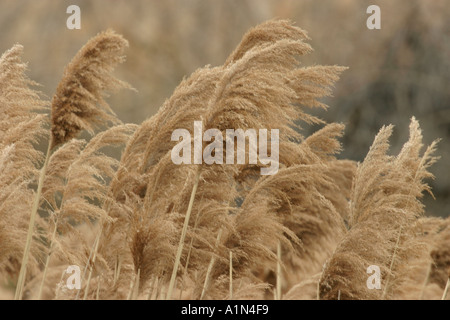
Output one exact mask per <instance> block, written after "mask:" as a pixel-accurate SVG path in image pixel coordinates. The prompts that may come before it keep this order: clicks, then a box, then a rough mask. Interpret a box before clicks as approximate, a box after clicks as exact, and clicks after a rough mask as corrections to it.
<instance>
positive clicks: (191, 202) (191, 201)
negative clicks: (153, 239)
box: [166, 167, 201, 300]
mask: <svg viewBox="0 0 450 320" xmlns="http://www.w3.org/2000/svg"><path fill="white" fill-rule="evenodd" d="M200 174H201V168H199V167H197V174H196V176H195V180H194V186H193V187H192V193H191V198H190V199H189V206H188V209H187V212H186V216H185V218H184V224H183V230H182V232H181V236H180V242H179V244H178V249H177V254H176V256H175V263H174V265H173V270H172V276H171V277H170V282H169V288H168V290H167V296H166V299H167V300H170V299H171V298H172V292H173V288H174V285H175V279H176V277H177V272H178V267H179V265H180V260H181V254H182V253H183V247H184V240H185V238H186V232H187V228H188V225H189V219H190V217H191V212H192V207H193V205H194V199H195V194H196V193H197V188H198V183H199V180H200Z"/></svg>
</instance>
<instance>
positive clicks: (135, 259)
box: [0, 20, 450, 300]
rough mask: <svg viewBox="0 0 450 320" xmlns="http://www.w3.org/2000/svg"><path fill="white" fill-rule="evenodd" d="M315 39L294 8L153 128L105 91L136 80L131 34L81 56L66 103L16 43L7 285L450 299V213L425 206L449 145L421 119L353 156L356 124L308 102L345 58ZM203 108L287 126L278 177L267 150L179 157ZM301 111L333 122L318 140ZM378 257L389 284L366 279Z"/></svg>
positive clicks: (10, 89) (8, 122) (5, 94)
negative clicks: (440, 148)
mask: <svg viewBox="0 0 450 320" xmlns="http://www.w3.org/2000/svg"><path fill="white" fill-rule="evenodd" d="M308 40H309V38H308V36H307V34H306V32H305V31H303V30H301V29H300V28H298V27H296V26H294V25H293V24H292V23H291V22H290V21H286V20H271V21H267V22H265V23H263V24H261V25H258V26H256V27H254V28H253V29H251V30H250V31H248V33H247V34H246V35H244V37H243V39H242V41H241V43H240V44H239V45H238V47H237V48H236V49H235V51H234V52H232V53H231V55H230V56H229V57H228V59H227V60H226V61H225V63H224V64H223V65H222V66H217V67H211V66H205V67H204V68H201V69H198V70H197V71H195V72H194V73H193V74H192V75H191V76H190V77H188V78H185V79H184V80H183V81H182V82H181V83H180V85H179V86H178V87H177V88H176V89H175V91H174V93H173V95H172V96H171V97H170V98H169V99H168V100H166V102H165V103H164V104H163V106H162V107H161V108H160V109H159V111H158V112H157V113H156V114H155V115H154V116H152V117H151V118H149V119H148V120H145V121H144V122H143V123H142V124H140V125H134V124H123V123H122V122H121V121H120V120H119V119H118V118H117V117H116V115H115V114H114V112H113V111H112V109H111V107H110V106H109V105H108V103H107V102H106V97H107V95H108V94H109V93H112V92H114V91H115V90H117V89H121V88H126V89H132V87H131V86H130V85H129V84H127V83H125V82H123V81H121V80H119V79H116V78H115V77H114V76H113V74H112V72H113V70H114V68H115V67H116V66H117V65H119V64H121V63H123V62H124V61H125V57H124V51H125V49H126V48H127V47H128V42H127V41H126V40H125V39H124V38H123V37H122V36H120V35H118V34H116V33H115V32H114V31H112V30H108V31H105V32H102V33H100V34H98V35H97V36H95V37H93V38H92V39H90V40H89V41H88V43H87V44H86V45H85V46H84V47H83V48H82V49H81V50H80V51H79V52H78V53H77V55H76V56H75V57H74V58H73V60H72V61H71V62H70V63H69V64H68V65H67V67H66V69H65V71H64V74H63V77H62V80H61V81H60V83H59V85H58V87H57V89H56V93H55V94H54V96H53V98H52V99H51V101H47V100H46V99H45V98H43V97H42V94H41V93H40V92H38V91H36V90H35V89H34V87H35V86H36V83H35V82H33V81H32V80H30V79H29V78H28V77H27V76H26V74H25V72H26V67H27V66H26V64H25V63H23V62H22V60H21V55H22V52H23V48H22V47H21V46H20V45H15V46H14V47H12V48H11V49H10V50H8V51H7V52H5V53H4V54H3V55H2V57H1V58H0V108H1V111H2V112H1V115H0V247H1V249H0V281H1V282H0V299H12V298H15V299H18V300H19V299H91V300H95V299H152V300H155V299H449V298H450V297H449V296H450V294H448V287H449V276H450V275H449V272H450V240H449V239H450V219H448V218H447V219H439V218H431V217H428V216H427V215H426V214H425V208H424V206H423V204H422V203H421V197H422V195H423V193H424V192H429V193H431V190H430V187H429V186H428V185H427V184H426V179H430V178H433V176H432V174H431V173H430V172H429V171H428V169H429V167H430V166H431V165H432V164H433V163H434V162H435V161H437V157H436V156H434V153H435V151H436V148H437V141H436V142H433V143H432V144H431V145H430V146H429V147H427V148H426V149H425V150H422V149H423V142H422V132H421V129H420V126H419V123H418V121H417V120H416V119H415V118H413V119H411V125H410V138H409V140H408V141H407V142H406V143H405V144H404V146H403V149H402V150H401V151H400V152H399V153H398V155H395V156H393V155H389V154H388V148H389V141H388V139H389V137H390V135H391V134H392V131H393V127H392V126H386V127H383V128H381V130H380V132H379V133H378V135H377V136H376V137H375V140H374V142H373V145H372V146H371V147H370V150H369V151H368V154H367V156H366V158H365V159H364V161H362V162H361V163H356V162H355V161H351V160H343V159H339V158H338V155H339V153H340V151H341V144H340V142H339V138H340V137H342V136H343V134H344V129H345V127H344V125H343V124H338V123H330V124H326V123H324V121H322V120H321V119H319V118H317V117H315V116H313V115H311V114H309V113H308V109H309V108H325V109H326V108H327V106H326V105H324V104H323V103H322V102H320V99H321V98H322V97H325V96H329V95H331V92H332V86H333V84H334V83H335V82H336V81H337V80H338V79H339V76H340V74H341V73H342V72H343V71H344V70H345V69H346V68H344V67H340V66H320V65H315V66H309V67H302V66H300V64H299V58H300V57H301V56H302V55H305V54H308V53H310V52H311V51H312V48H311V46H310V45H309V44H308V43H307V41H308ZM195 121H202V127H203V128H202V130H203V132H204V131H206V130H208V129H213V128H214V129H216V130H218V131H220V132H222V134H223V135H224V136H226V135H225V133H226V130H227V129H232V130H244V131H245V130H247V129H255V130H256V131H258V130H263V129H266V130H268V131H269V132H271V130H272V129H273V130H279V143H278V145H277V146H278V147H279V159H278V162H279V170H278V172H277V173H276V174H274V175H269V176H265V175H261V174H260V172H261V169H263V168H265V167H266V165H265V164H264V163H262V162H261V161H258V162H256V163H255V161H252V162H250V161H248V160H249V156H250V151H251V150H246V151H245V160H246V161H245V162H244V163H242V162H238V163H236V162H234V163H233V164H212V165H208V164H205V163H200V164H195V163H194V164H181V165H177V164H174V163H173V161H172V159H171V152H172V149H173V148H174V146H175V145H176V143H177V141H172V140H171V137H172V133H173V132H174V130H176V129H180V128H181V129H185V130H187V131H188V132H189V133H190V135H191V137H193V136H194V132H193V126H192V124H193V123H194V122H195ZM302 121H303V122H305V123H308V124H321V125H323V128H321V129H320V130H318V131H317V132H315V133H314V134H312V135H310V136H308V137H304V136H303V135H302V134H301V131H302V130H301V127H299V123H301V122H302ZM83 131H85V132H87V133H89V134H90V136H91V138H90V139H88V141H86V140H84V139H82V138H80V133H81V132H83ZM269 137H270V135H269V136H268V137H267V138H269ZM192 139H193V138H192ZM44 142H45V143H46V145H48V148H47V151H46V152H45V153H43V152H41V151H40V149H39V148H38V147H37V146H38V145H39V144H40V143H41V144H42V143H44ZM192 142H193V140H192ZM222 143H223V148H222V149H221V150H225V149H226V148H225V143H226V142H225V141H223V142H222ZM269 145H270V144H269ZM108 147H115V148H119V150H121V157H120V159H115V158H113V157H111V156H108V155H107V154H106V153H105V148H108ZM204 147H205V145H204V144H203V146H202V148H204ZM216 150H220V149H216ZM274 151H275V150H274ZM267 152H268V153H269V154H270V152H271V150H270V148H269V150H267ZM235 153H236V152H235ZM191 163H193V162H191ZM371 265H376V266H378V267H379V268H380V270H381V290H370V289H368V287H367V285H366V282H367V279H368V277H369V276H370V274H368V273H367V268H368V267H369V266H371ZM69 266H78V267H79V268H80V270H81V274H80V283H81V288H80V289H79V290H77V289H70V288H68V287H67V281H68V280H69V276H70V274H67V273H66V269H67V268H68V267H69Z"/></svg>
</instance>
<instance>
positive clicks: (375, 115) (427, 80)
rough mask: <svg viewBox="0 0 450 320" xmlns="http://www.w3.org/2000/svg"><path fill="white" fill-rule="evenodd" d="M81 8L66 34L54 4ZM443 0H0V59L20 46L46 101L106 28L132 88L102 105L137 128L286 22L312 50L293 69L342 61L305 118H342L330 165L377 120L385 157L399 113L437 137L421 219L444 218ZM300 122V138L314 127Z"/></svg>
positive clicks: (402, 131)
mask: <svg viewBox="0 0 450 320" xmlns="http://www.w3.org/2000/svg"><path fill="white" fill-rule="evenodd" d="M71 4H75V5H78V6H79V7H80V8H81V30H68V29H67V28H66V20H67V18H68V17H69V14H67V13H66V9H67V7H68V6H69V5H71ZM371 4H376V5H378V6H380V8H381V30H368V29H367V27H366V20H367V18H368V17H369V14H367V13H366V9H367V7H368V6H369V5H371ZM449 17H450V0H433V1H429V0H396V1H389V0H385V1H375V0H372V1H365V0H321V1H314V0H214V1H212V0H164V1H161V0H133V1H125V0H115V1H108V0H95V1H87V0H86V1H76V0H69V1H67V0H39V1H31V0H0V52H4V51H6V50H7V49H9V48H11V47H12V46H13V45H14V44H15V43H20V44H22V45H23V46H24V47H25V57H24V60H25V61H27V62H28V63H29V65H28V66H29V73H28V74H29V76H30V77H31V78H32V79H33V80H35V81H37V82H39V83H40V84H41V85H42V87H41V88H40V89H41V90H42V91H43V92H44V93H45V94H46V95H47V96H48V97H49V98H51V96H52V95H53V92H54V90H55V88H56V86H57V83H58V81H59V79H60V78H61V75H62V72H63V69H64V66H65V65H66V64H67V63H68V62H69V61H70V60H71V59H72V57H73V56H74V55H75V54H76V52H77V51H78V50H79V49H80V48H81V47H82V46H83V45H84V44H85V43H86V41H87V40H88V39H89V38H90V37H92V36H94V35H95V34H97V33H98V32H100V31H102V30H105V29H107V28H112V29H114V30H115V31H116V32H118V33H120V34H122V35H123V36H124V37H125V38H126V39H128V40H129V42H130V48H129V50H128V51H127V62H126V63H124V64H123V65H121V66H119V67H118V69H117V71H116V75H117V76H118V77H119V78H120V79H122V80H125V81H127V82H129V83H130V84H131V85H132V86H134V87H135V88H136V89H137V90H138V93H135V92H131V91H121V92H119V93H116V94H114V95H113V96H111V98H109V100H108V101H109V102H110V105H111V107H112V108H113V109H114V110H115V112H116V113H117V114H118V116H119V118H120V119H121V120H122V121H124V122H133V123H141V122H142V121H143V120H144V119H146V118H148V117H150V116H152V115H153V114H154V113H155V112H156V111H157V110H158V108H159V107H160V106H161V105H162V103H163V102H164V100H165V99H167V98H168V97H170V95H171V93H172V91H173V90H174V88H175V87H176V86H177V85H178V83H179V82H180V81H181V79H182V78H183V77H185V76H189V74H191V73H192V72H193V71H194V70H195V69H197V68H199V67H202V66H205V65H207V64H210V65H213V66H215V65H220V64H222V63H223V62H224V60H225V59H226V57H227V56H228V55H229V54H230V53H231V51H232V50H233V49H234V48H235V46H236V45H237V44H238V43H239V41H240V40H241V38H242V35H243V34H244V33H245V32H246V31H247V30H248V29H249V28H251V27H253V26H255V25H256V24H258V23H261V22H263V21H265V20H268V19H272V18H289V19H291V20H292V21H294V22H295V23H296V24H297V26H299V27H301V28H303V29H304V30H306V31H307V32H308V35H309V36H310V38H311V39H312V40H311V41H310V44H311V45H312V47H313V48H314V49H315V50H314V52H313V53H312V54H310V55H308V56H305V57H302V58H301V63H302V64H303V65H305V66H308V65H313V64H322V65H326V64H331V65H334V64H338V65H342V66H348V67H349V70H347V71H346V72H345V73H344V74H343V76H342V78H341V80H340V81H339V82H338V83H337V84H336V87H335V90H334V95H333V97H331V98H327V99H326V100H324V101H325V102H326V103H327V104H328V105H329V106H330V109H329V110H328V111H326V112H323V111H321V112H316V115H319V116H320V117H322V118H323V119H324V120H326V121H328V122H343V123H344V124H346V132H345V136H344V138H343V140H342V141H343V147H344V151H343V153H342V154H341V155H340V157H342V158H347V159H352V160H356V161H362V160H363V158H364V156H365V154H366V153H367V151H368V149H369V147H370V145H371V143H372V141H373V139H374V137H375V135H376V133H377V132H378V130H379V129H380V127H381V126H382V125H385V124H393V125H395V132H394V135H393V137H392V139H391V142H392V145H393V147H392V152H398V151H399V149H400V147H401V145H402V144H403V143H404V142H405V141H406V140H407V138H408V125H409V122H410V118H411V117H412V116H415V117H416V118H417V119H418V120H419V122H420V124H421V127H422V129H423V134H424V141H425V143H426V144H429V143H431V142H432V141H433V140H434V139H436V138H441V139H442V141H441V142H440V144H439V151H438V154H439V155H440V156H441V159H440V161H439V162H438V163H437V164H436V165H434V166H433V167H432V168H431V171H432V172H433V173H434V174H435V175H436V179H435V180H434V181H433V182H431V183H430V184H431V185H432V188H433V192H434V194H435V196H436V200H433V199H432V197H430V196H428V195H426V196H425V200H424V201H425V204H426V210H427V213H428V214H430V215H440V216H448V215H449V214H450V141H449V139H450V59H449V58H450V20H449ZM317 129H318V128H317V127H308V126H306V125H305V126H304V135H308V134H309V133H311V132H313V131H315V130H317Z"/></svg>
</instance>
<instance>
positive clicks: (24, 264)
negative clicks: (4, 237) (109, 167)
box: [14, 141, 52, 300]
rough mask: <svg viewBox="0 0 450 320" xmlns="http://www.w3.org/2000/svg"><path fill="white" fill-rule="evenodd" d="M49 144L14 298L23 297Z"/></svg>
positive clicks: (49, 148)
mask: <svg viewBox="0 0 450 320" xmlns="http://www.w3.org/2000/svg"><path fill="white" fill-rule="evenodd" d="M51 145H52V143H51V141H50V143H49V144H48V148H47V152H46V154H45V161H44V165H43V166H42V168H41V170H40V173H39V182H38V187H37V191H36V195H35V198H34V202H33V208H32V210H31V215H30V223H29V225H28V233H27V241H26V243H25V250H24V253H23V258H22V264H21V267H20V273H19V278H18V281H17V285H16V293H15V296H14V300H22V297H23V289H24V286H25V280H26V274H27V265H28V260H29V256H30V249H31V242H32V240H33V233H34V224H35V221H36V216H37V212H38V209H39V203H40V199H41V193H42V187H43V185H44V178H45V174H46V172H47V167H48V162H49V159H50V154H51Z"/></svg>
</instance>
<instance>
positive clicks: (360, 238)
mask: <svg viewBox="0 0 450 320" xmlns="http://www.w3.org/2000/svg"><path fill="white" fill-rule="evenodd" d="M391 133H392V126H388V127H383V128H382V129H381V130H380V132H379V133H378V135H377V136H376V138H375V140H374V143H373V144H372V147H371V148H370V151H369V153H368V154H367V156H366V158H365V159H364V161H363V162H362V163H361V164H359V165H358V169H357V171H356V175H355V178H354V182H353V188H352V195H351V200H350V219H349V231H348V233H347V234H346V235H345V237H344V238H343V240H342V241H341V242H340V243H339V245H338V247H337V249H336V250H335V252H334V253H333V255H332V257H331V259H330V260H329V261H328V262H327V264H326V266H325V270H324V272H323V274H322V277H321V280H320V298H321V299H337V297H338V294H339V296H340V298H341V299H380V298H381V299H384V298H393V297H395V294H394V292H395V291H396V290H400V288H401V286H402V281H403V280H404V277H405V273H403V272H402V270H401V267H402V266H407V265H408V263H409V262H410V260H413V259H414V258H415V257H417V256H420V255H425V254H426V253H427V251H426V246H424V245H422V244H421V243H420V242H419V239H418V238H417V237H416V236H415V235H414V232H413V231H414V225H415V223H416V222H417V219H418V218H419V217H421V216H422V215H423V205H422V203H421V202H420V198H421V197H422V193H423V191H430V189H429V186H428V185H427V184H426V183H425V182H424V179H426V178H431V177H432V174H431V173H429V172H428V168H429V167H430V166H431V165H432V164H433V163H434V162H435V161H436V158H435V157H434V156H433V153H434V151H435V148H436V142H434V143H432V144H431V145H430V146H429V147H428V148H427V149H426V150H425V152H424V153H423V155H420V150H421V148H422V146H423V145H422V134H421V130H420V128H419V124H418V122H417V121H416V120H415V119H414V118H413V119H412V120H411V125H410V138H409V140H408V142H407V143H405V145H404V146H403V149H402V150H401V151H400V153H399V154H398V155H397V156H395V157H394V156H389V155H388V154H387V150H388V148H389V142H388V138H389V137H390V135H391ZM371 265H376V266H378V267H379V268H380V269H381V273H382V285H383V288H382V290H369V289H368V287H367V286H366V280H367V278H368V275H367V273H366V270H367V268H368V267H369V266H371Z"/></svg>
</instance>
